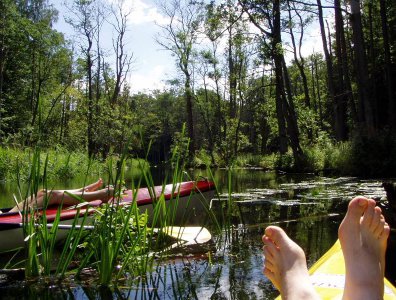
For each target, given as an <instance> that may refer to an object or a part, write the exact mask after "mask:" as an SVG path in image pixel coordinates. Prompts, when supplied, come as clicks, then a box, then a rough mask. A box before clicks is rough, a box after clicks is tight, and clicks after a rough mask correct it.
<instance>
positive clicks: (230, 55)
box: [228, 26, 237, 119]
mask: <svg viewBox="0 0 396 300" xmlns="http://www.w3.org/2000/svg"><path fill="white" fill-rule="evenodd" d="M232 44H233V43H232V32H231V26H230V28H229V38H228V71H229V77H230V78H229V88H230V92H229V93H230V96H229V99H230V118H231V119H234V118H235V117H236V110H237V105H236V88H237V76H236V70H235V63H234V57H233V52H232Z"/></svg>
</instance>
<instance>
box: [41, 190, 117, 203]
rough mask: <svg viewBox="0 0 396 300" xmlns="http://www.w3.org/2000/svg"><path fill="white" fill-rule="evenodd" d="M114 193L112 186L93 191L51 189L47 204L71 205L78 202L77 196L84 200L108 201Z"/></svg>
mask: <svg viewBox="0 0 396 300" xmlns="http://www.w3.org/2000/svg"><path fill="white" fill-rule="evenodd" d="M113 195H114V188H113V187H110V186H109V187H107V188H104V189H101V190H97V191H93V192H85V191H78V192H73V193H70V192H68V191H67V193H65V192H64V191H55V190H54V191H52V192H50V193H49V203H48V205H54V204H61V203H63V204H64V205H73V204H78V203H80V202H79V201H78V200H77V199H76V197H77V198H80V199H81V200H83V201H85V202H89V201H93V200H102V201H103V202H108V201H109V200H110V199H111V198H112V197H113Z"/></svg>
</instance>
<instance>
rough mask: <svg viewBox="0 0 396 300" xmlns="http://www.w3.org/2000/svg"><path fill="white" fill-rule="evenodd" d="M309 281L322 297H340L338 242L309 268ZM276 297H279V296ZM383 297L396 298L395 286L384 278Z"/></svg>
mask: <svg viewBox="0 0 396 300" xmlns="http://www.w3.org/2000/svg"><path fill="white" fill-rule="evenodd" d="M309 273H310V274H311V281H312V284H313V285H314V287H315V289H316V290H317V291H318V293H319V295H320V296H321V298H322V299H342V294H343V291H344V280H345V265H344V256H343V255H342V250H341V245H340V242H339V241H338V240H337V242H336V243H335V244H334V245H333V247H331V248H330V250H329V251H327V252H326V253H325V254H324V255H323V256H322V257H321V258H320V259H319V260H318V261H317V262H316V263H315V264H314V265H313V266H312V267H311V268H310V269H309ZM277 299H281V298H280V296H279V297H278V298H277ZM384 299H396V288H395V287H394V286H393V285H392V284H391V283H390V282H389V281H388V280H387V279H385V294H384Z"/></svg>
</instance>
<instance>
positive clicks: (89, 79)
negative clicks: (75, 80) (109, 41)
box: [86, 39, 95, 157]
mask: <svg viewBox="0 0 396 300" xmlns="http://www.w3.org/2000/svg"><path fill="white" fill-rule="evenodd" d="M91 49H92V40H90V39H88V48H87V57H86V59H87V83H88V99H87V100H88V110H87V139H88V156H89V157H92V156H93V155H94V153H95V149H94V147H95V145H94V138H93V132H94V131H93V114H94V99H93V83H92V77H93V76H92V67H93V62H92V57H91V55H92V54H91Z"/></svg>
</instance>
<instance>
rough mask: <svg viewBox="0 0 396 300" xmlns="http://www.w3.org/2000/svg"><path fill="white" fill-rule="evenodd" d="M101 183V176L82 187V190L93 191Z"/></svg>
mask: <svg viewBox="0 0 396 300" xmlns="http://www.w3.org/2000/svg"><path fill="white" fill-rule="evenodd" d="M102 185H103V180H102V178H99V179H98V181H96V182H94V183H91V184H89V185H87V186H85V187H83V189H82V191H86V192H93V191H96V190H98V189H99V188H100V187H101V186H102Z"/></svg>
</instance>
